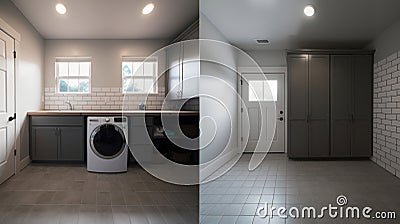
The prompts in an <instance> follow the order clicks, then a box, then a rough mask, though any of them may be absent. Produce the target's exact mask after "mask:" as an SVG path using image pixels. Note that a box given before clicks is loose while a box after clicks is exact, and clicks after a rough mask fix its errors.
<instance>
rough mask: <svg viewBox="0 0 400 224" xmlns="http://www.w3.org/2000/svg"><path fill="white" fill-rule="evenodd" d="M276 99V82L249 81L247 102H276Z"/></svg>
mask: <svg viewBox="0 0 400 224" xmlns="http://www.w3.org/2000/svg"><path fill="white" fill-rule="evenodd" d="M268 88H269V90H268ZM271 94H272V95H271ZM277 97H278V81H277V80H266V81H262V80H256V81H255V80H251V81H249V101H277Z"/></svg>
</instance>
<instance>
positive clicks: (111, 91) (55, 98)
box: [44, 87, 165, 110]
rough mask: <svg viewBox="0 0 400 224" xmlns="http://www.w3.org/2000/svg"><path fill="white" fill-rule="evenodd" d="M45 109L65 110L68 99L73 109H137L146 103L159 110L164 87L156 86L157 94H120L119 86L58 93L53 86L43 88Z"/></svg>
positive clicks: (147, 106) (148, 107)
mask: <svg viewBox="0 0 400 224" xmlns="http://www.w3.org/2000/svg"><path fill="white" fill-rule="evenodd" d="M44 96H45V98H44V100H45V110H67V109H68V105H67V104H66V102H67V101H69V102H70V103H71V104H72V106H73V109H74V110H138V109H139V104H141V103H144V104H146V109H148V110H160V109H161V106H162V103H163V101H164V96H165V88H164V87H158V94H151V95H149V96H148V97H146V94H125V95H124V94H122V92H121V88H95V87H93V88H92V92H91V93H90V94H71V93H68V94H60V93H56V90H55V88H45V93H44Z"/></svg>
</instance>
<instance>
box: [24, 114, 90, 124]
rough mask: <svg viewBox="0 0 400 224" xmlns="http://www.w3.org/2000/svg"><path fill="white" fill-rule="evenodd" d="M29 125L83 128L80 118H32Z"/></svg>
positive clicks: (81, 118)
mask: <svg viewBox="0 0 400 224" xmlns="http://www.w3.org/2000/svg"><path fill="white" fill-rule="evenodd" d="M31 125H61V126H83V117H82V116H32V117H31Z"/></svg>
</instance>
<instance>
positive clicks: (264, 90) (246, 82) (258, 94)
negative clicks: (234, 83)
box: [241, 74, 285, 153]
mask: <svg viewBox="0 0 400 224" xmlns="http://www.w3.org/2000/svg"><path fill="white" fill-rule="evenodd" d="M242 75H243V79H242V82H241V83H242V84H241V87H242V94H241V95H242V100H243V104H242V105H243V106H244V107H246V108H243V110H242V111H243V112H242V136H247V135H246V134H245V133H248V136H249V137H248V142H247V145H246V146H245V152H253V151H254V149H255V147H256V145H257V143H259V144H261V145H265V146H266V147H265V151H262V152H267V151H268V148H267V145H268V142H270V141H271V140H272V145H271V148H270V150H269V152H282V153H284V152H285V119H284V115H285V113H284V111H285V108H284V107H285V82H284V78H285V76H284V74H262V75H259V74H242ZM268 87H269V89H270V91H269V90H268ZM270 94H272V96H271V95H270ZM246 110H247V113H246ZM274 110H275V113H274ZM246 114H248V115H246ZM247 116H248V117H247ZM274 119H276V122H271V121H272V120H274ZM261 121H262V122H261ZM243 122H248V124H244V123H243ZM273 125H275V130H274V126H273ZM262 130H265V131H262ZM274 131H275V133H273V132H274ZM244 141H245V139H244Z"/></svg>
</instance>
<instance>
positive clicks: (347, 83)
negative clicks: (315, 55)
mask: <svg viewBox="0 0 400 224" xmlns="http://www.w3.org/2000/svg"><path fill="white" fill-rule="evenodd" d="M352 70H353V69H352V56H351V55H332V56H331V103H332V104H331V119H332V121H331V122H332V123H331V144H332V145H331V156H333V157H349V156H350V154H351V120H352V111H353V108H352V105H353V100H352V99H353V87H352V86H353V84H352V82H353V78H352V77H353V71H352Z"/></svg>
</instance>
